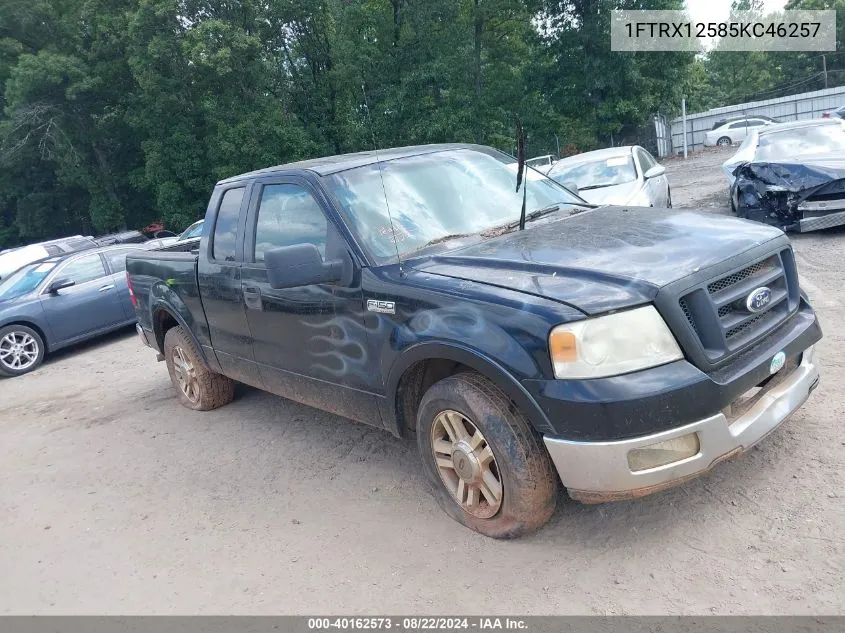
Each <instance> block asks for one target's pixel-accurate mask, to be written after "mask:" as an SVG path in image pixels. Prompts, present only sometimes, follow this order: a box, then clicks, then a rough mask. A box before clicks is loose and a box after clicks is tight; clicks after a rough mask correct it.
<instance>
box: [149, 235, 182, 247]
mask: <svg viewBox="0 0 845 633" xmlns="http://www.w3.org/2000/svg"><path fill="white" fill-rule="evenodd" d="M178 241H179V238H178V237H157V238H154V239H151V240H148V241H146V242H144V244H143V247H144V248H146V249H148V250H152V249H155V248H162V247H164V246H169V245H170V244H173V243H174V242H178Z"/></svg>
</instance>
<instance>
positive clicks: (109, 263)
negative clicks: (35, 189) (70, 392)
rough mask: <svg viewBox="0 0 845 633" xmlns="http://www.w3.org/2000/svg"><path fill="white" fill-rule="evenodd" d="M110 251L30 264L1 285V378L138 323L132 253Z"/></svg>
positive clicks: (124, 247) (119, 249) (118, 248)
mask: <svg viewBox="0 0 845 633" xmlns="http://www.w3.org/2000/svg"><path fill="white" fill-rule="evenodd" d="M141 246H142V245H140V244H137V245H132V246H129V245H121V246H108V247H102V248H96V249H91V250H87V251H83V252H81V253H73V254H68V255H61V256H56V257H50V258H48V259H43V260H41V261H38V262H34V263H32V264H28V265H26V266H24V267H23V268H21V269H20V270H18V271H17V272H15V273H14V274H12V275H10V276H9V277H7V278H6V279H5V280H3V282H2V283H0V376H20V375H23V374H26V373H29V372H31V371H32V370H34V369H36V368H37V367H38V366H39V365H40V364H41V363H42V361H43V360H44V355H45V354H47V353H49V352H53V351H55V350H57V349H60V348H62V347H66V346H68V345H72V344H73V343H78V342H80V341H84V340H87V339H90V338H94V337H96V336H99V335H101V334H105V333H107V332H110V331H112V330H117V329H119V328H122V327H125V326H127V325H131V324H132V323H134V322H135V309H134V308H133V306H132V300H131V298H130V295H129V288H128V287H127V285H126V274H125V270H126V254H127V253H129V252H131V251H134V250H139V249H140V248H141Z"/></svg>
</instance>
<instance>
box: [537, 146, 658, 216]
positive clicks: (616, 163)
mask: <svg viewBox="0 0 845 633" xmlns="http://www.w3.org/2000/svg"><path fill="white" fill-rule="evenodd" d="M548 175H549V178H552V179H553V180H556V181H557V182H559V183H560V184H562V185H563V186H564V187H566V188H567V189H570V190H572V191H573V192H574V193H577V194H578V195H579V196H581V197H582V198H583V199H584V200H586V201H587V202H590V203H592V204H619V205H624V204H627V205H632V206H638V207H661V208H668V207H671V206H672V193H671V191H670V190H669V181H668V179H667V178H666V168H665V167H663V165H661V164H660V163H658V162H657V161H656V160H655V159H654V157H653V156H652V155H651V154H649V153H648V152H647V151H646V150H645V149H643V148H642V147H640V146H638V145H633V146H627V147H612V148H610V149H599V150H596V151H594V152H585V153H583V154H577V155H575V156H570V157H569V158H564V159H562V160H559V161H557V162H556V163H555V164H554V166H553V167H552V169H551V171H549V174H548Z"/></svg>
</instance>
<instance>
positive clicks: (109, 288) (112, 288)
mask: <svg viewBox="0 0 845 633" xmlns="http://www.w3.org/2000/svg"><path fill="white" fill-rule="evenodd" d="M106 290H114V284H109V285H107V286H103V287H102V288H100V290H99V291H100V292H105V291H106Z"/></svg>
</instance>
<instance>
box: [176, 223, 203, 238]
mask: <svg viewBox="0 0 845 633" xmlns="http://www.w3.org/2000/svg"><path fill="white" fill-rule="evenodd" d="M204 225H205V220H197V221H196V222H194V223H193V224H192V225H191V226H189V227H188V228H187V229H185V230H184V231H182V233H181V234H180V235H179V237H178V241H179V242H182V241H184V240H193V239H197V238H199V237H200V236H202V231H203V227H204Z"/></svg>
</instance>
